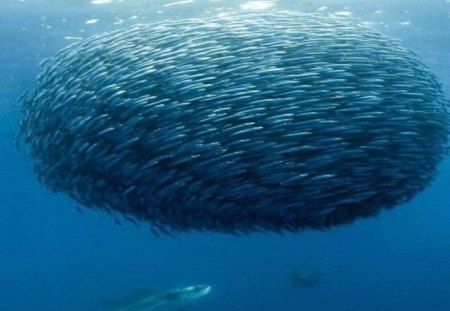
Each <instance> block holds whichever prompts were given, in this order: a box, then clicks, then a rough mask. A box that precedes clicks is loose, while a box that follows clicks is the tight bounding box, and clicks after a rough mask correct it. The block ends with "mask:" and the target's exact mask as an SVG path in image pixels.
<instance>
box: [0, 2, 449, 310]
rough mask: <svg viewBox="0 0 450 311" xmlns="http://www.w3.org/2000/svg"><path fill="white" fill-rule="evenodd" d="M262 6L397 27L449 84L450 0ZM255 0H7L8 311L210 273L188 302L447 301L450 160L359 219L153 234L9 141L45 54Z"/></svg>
mask: <svg viewBox="0 0 450 311" xmlns="http://www.w3.org/2000/svg"><path fill="white" fill-rule="evenodd" d="M168 4H169V5H168ZM256 4H257V3H256ZM259 5H260V7H264V6H266V7H267V8H265V10H269V11H270V10H279V9H284V10H296V11H306V12H315V11H317V10H320V11H323V12H326V13H328V12H341V13H340V14H344V15H346V14H347V15H348V14H350V13H351V16H352V17H355V18H359V19H361V20H363V21H367V22H370V23H371V24H372V25H373V27H375V28H376V29H379V30H380V31H382V32H383V33H385V34H388V35H390V36H392V37H395V38H398V39H400V40H402V41H403V43H404V45H405V46H407V47H408V48H410V49H411V50H413V51H415V52H416V53H417V54H418V55H419V57H420V58H421V59H422V60H423V61H424V62H425V63H426V64H427V65H428V66H429V67H430V68H431V70H432V71H433V72H435V73H436V75H437V76H438V77H439V79H440V81H442V82H443V88H444V91H445V92H446V94H448V95H449V94H450V32H449V31H448V30H449V29H450V1H449V0H447V1H446V0H432V1H425V0H424V1H418V0H415V1H396V0H392V1H343V0H340V1H295V0H291V1H282V0H280V1H277V2H273V1H260V3H259ZM270 5H272V6H271V7H270ZM251 6H252V3H250V4H249V3H248V2H246V1H237V0H235V1H205V0H203V1H200V0H196V1H192V2H186V3H181V4H178V5H170V1H144V0H140V1H139V0H135V1H131V0H129V1H127V0H123V2H121V3H118V2H113V3H109V4H102V5H94V4H91V3H90V1H82V0H80V1H63V0H61V1H58V0H52V1H47V2H46V1H44V0H42V1H41V0H35V1H26V0H22V1H15V0H14V1H11V0H0V135H1V139H0V200H1V205H0V311H30V310H33V311H41V310H42V311H44V310H45V311H56V310H58V311H80V310H83V311H86V310H88V311H101V310H105V309H104V305H103V304H102V301H104V300H105V299H115V298H120V297H123V296H125V295H127V294H128V293H130V292H132V291H133V290H135V289H138V288H142V287H150V288H153V289H155V290H167V289H171V288H175V287H179V286H186V285H191V284H209V285H211V286H212V291H211V293H210V294H209V295H208V296H207V297H205V298H204V299H201V300H199V301H198V303H195V304H193V305H192V306H190V307H189V309H190V310H200V311H202V310H203V311H206V310H214V311H222V310H227V311H233V310H258V311H265V310H286V311H290V310H308V311H325V310H333V311H341V310H342V311H344V310H345V311H352V310H355V311H356V310H358V311H359V310H366V311H380V310H384V311H391V310H409V311H423V310H433V311H446V310H450V299H449V297H450V296H449V294H450V289H449V285H448V284H450V269H449V266H450V209H449V208H448V206H449V205H450V197H449V195H448V193H449V187H448V185H449V184H450V160H446V161H444V162H443V163H442V164H441V165H440V166H439V175H438V177H437V179H436V181H435V182H434V183H433V184H432V186H431V187H429V188H427V189H426V190H425V191H424V192H422V193H420V194H419V195H418V196H417V197H415V198H414V199H413V200H412V201H411V202H409V203H407V204H405V205H403V206H399V207H397V208H396V209H394V210H392V211H387V212H383V213H382V214H381V215H379V216H378V217H376V218H373V219H369V220H361V221H358V222H356V223H355V224H353V225H351V226H347V227H340V228H335V229H332V230H328V231H324V232H304V233H300V234H288V235H285V236H279V235H274V234H256V235H252V236H248V237H238V236H227V235H220V234H206V233H203V234H184V235H181V236H179V237H178V238H171V237H164V236H163V237H156V236H154V235H152V234H151V233H150V230H149V228H148V227H147V226H145V225H143V226H141V227H136V226H134V225H132V224H130V223H127V222H123V223H122V224H121V225H118V224H116V223H115V222H114V219H113V218H112V217H110V216H109V215H107V214H104V213H101V212H95V211H84V212H83V213H79V212H78V211H77V210H76V208H75V207H76V204H75V203H74V202H72V201H71V200H69V199H68V198H66V197H65V196H63V195H55V194H51V193H49V191H48V190H47V189H46V188H44V187H43V186H41V185H39V184H38V183H37V180H36V178H35V176H34V175H33V173H32V162H31V160H30V159H28V158H27V157H26V156H25V154H24V153H25V152H24V150H23V149H24V148H22V149H20V150H18V151H17V150H15V149H14V144H13V140H14V135H15V133H16V130H17V123H18V120H19V110H20V106H19V104H18V101H17V98H18V97H19V96H20V94H21V93H22V92H23V91H24V90H26V89H28V88H31V87H32V86H33V84H34V77H35V75H36V73H37V69H36V68H37V64H38V62H39V61H40V60H42V59H43V58H45V57H48V56H51V55H53V54H54V53H56V51H57V50H58V49H60V48H62V47H64V46H66V45H67V44H69V43H71V42H73V41H74V40H77V39H76V38H77V37H87V36H89V35H91V34H95V33H99V32H102V31H106V30H111V29H117V28H122V27H126V26H129V25H131V24H133V23H137V22H139V23H143V22H153V21H156V20H164V19H175V20H176V19H180V18H184V17H201V16H210V15H214V14H217V13H220V12H226V11H238V10H247V9H249V7H251ZM257 7H258V5H256V6H255V3H253V8H257ZM261 9H262V8H261ZM96 20H97V21H96ZM86 21H89V22H88V23H86ZM94 21H95V22H94ZM121 21H122V22H121ZM65 37H69V38H65ZM71 37H76V38H71ZM298 267H312V269H314V270H316V271H318V272H319V273H320V281H319V282H318V283H317V284H315V285H314V286H310V287H301V286H298V284H296V283H295V282H294V281H293V279H292V276H291V275H292V272H293V271H295V269H297V268H298Z"/></svg>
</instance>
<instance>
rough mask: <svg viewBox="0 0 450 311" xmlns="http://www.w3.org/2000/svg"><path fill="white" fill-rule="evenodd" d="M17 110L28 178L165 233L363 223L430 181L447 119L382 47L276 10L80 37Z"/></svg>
mask: <svg viewBox="0 0 450 311" xmlns="http://www.w3.org/2000/svg"><path fill="white" fill-rule="evenodd" d="M21 101H22V115H23V118H22V121H21V126H20V133H21V137H22V138H23V140H24V141H25V142H26V144H27V146H28V152H29V154H30V156H31V157H32V158H33V159H34V164H35V166H34V169H35V172H36V174H37V176H38V179H39V180H40V181H41V182H42V183H43V184H45V185H46V186H47V187H48V188H50V189H51V190H52V191H54V192H63V193H67V194H68V195H69V196H70V197H72V198H73V199H75V200H76V201H77V202H79V203H80V204H83V205H85V206H87V207H92V208H99V209H104V210H107V211H113V212H118V213H121V214H123V215H125V216H126V217H130V218H132V219H135V220H138V221H148V222H150V223H151V224H152V228H153V230H155V231H156V232H163V233H169V234H170V233H178V232H184V231H218V232H226V233H238V234H240V233H244V234H246V233H251V232H254V231H262V232H266V231H276V232H284V231H299V230H302V229H323V228H328V227H331V226H334V225H338V224H346V223H351V222H353V221H354V220H356V219H358V218H360V217H369V216H374V215H376V214H377V213H378V212H379V211H381V210H383V209H388V208H392V207H394V206H396V205H398V204H401V203H404V202H406V201H408V200H410V199H411V198H412V197H413V196H414V195H415V194H417V193H418V192H419V191H421V190H423V189H424V188H425V187H426V186H428V185H429V184H430V182H431V181H432V180H433V179H434V177H435V175H436V166H437V165H438V164H439V162H440V161H441V160H442V159H443V157H444V156H445V155H446V154H447V143H448V141H447V139H448V134H449V120H450V119H449V113H448V105H449V101H448V100H447V99H446V98H445V97H444V95H443V93H442V90H441V85H440V83H439V82H438V81H437V79H436V77H435V76H434V75H433V74H432V73H431V72H430V71H429V69H428V68H427V67H426V66H425V65H423V64H422V63H421V62H420V61H419V60H418V58H417V57H416V56H415V54H414V53H412V52H410V51H409V50H407V49H405V48H404V47H402V45H401V44H400V43H399V42H398V41H396V40H393V39H391V38H389V37H386V36H384V35H382V34H380V33H379V32H377V31H375V30H373V29H371V28H369V27H367V26H365V25H363V24H362V23H360V22H359V21H356V20H353V19H348V18H345V17H338V16H332V15H322V14H303V13H292V12H291V13H288V12H278V13H241V14H222V15H220V16H216V17H208V18H201V19H190V20H178V21H164V22H159V23H154V24H142V25H134V26H132V27H130V28H126V29H123V30H118V31H112V32H108V33H104V34H100V35H96V36H93V37H90V38H87V39H84V40H82V41H80V42H77V43H74V44H72V45H70V46H68V47H67V48H64V49H63V50H61V51H60V52H58V53H57V54H56V55H55V56H54V57H52V58H49V59H46V60H44V61H43V62H42V63H41V65H40V73H39V75H38V77H37V85H36V88H35V89H34V90H31V91H30V92H28V93H27V94H25V95H24V97H23V98H22V100H21Z"/></svg>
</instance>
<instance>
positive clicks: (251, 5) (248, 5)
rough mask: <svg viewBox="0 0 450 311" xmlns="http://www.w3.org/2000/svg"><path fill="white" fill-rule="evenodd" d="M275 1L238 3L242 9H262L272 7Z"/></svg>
mask: <svg viewBox="0 0 450 311" xmlns="http://www.w3.org/2000/svg"><path fill="white" fill-rule="evenodd" d="M274 4H275V3H274V2H272V1H249V2H245V3H243V4H241V5H240V7H241V8H242V9H244V10H264V9H268V8H270V7H272V6H273V5H274Z"/></svg>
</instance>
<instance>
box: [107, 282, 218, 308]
mask: <svg viewBox="0 0 450 311" xmlns="http://www.w3.org/2000/svg"><path fill="white" fill-rule="evenodd" d="M210 291H211V286H209V285H195V286H186V287H180V288H175V289H172V290H169V291H165V292H161V293H156V294H155V293H142V294H141V295H139V297H135V298H133V299H127V301H123V302H110V303H109V305H110V308H109V310H110V311H160V310H176V309H179V308H182V307H184V306H185V305H186V304H188V303H190V302H193V301H195V300H197V299H199V298H201V297H204V296H206V295H207V294H208V293H209V292H210Z"/></svg>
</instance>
